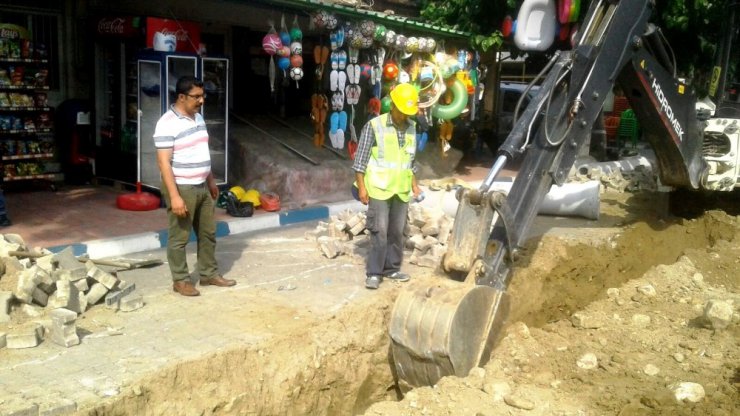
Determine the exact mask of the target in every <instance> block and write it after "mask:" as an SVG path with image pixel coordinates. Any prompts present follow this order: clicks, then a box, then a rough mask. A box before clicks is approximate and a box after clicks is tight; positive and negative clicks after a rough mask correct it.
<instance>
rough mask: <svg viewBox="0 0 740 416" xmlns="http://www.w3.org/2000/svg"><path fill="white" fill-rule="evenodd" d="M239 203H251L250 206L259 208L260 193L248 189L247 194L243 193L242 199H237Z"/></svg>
mask: <svg viewBox="0 0 740 416" xmlns="http://www.w3.org/2000/svg"><path fill="white" fill-rule="evenodd" d="M239 200H240V201H241V202H251V203H252V206H254V207H255V208H257V207H258V206H260V204H261V202H260V191H258V190H256V189H248V190H247V192H245V193H244V198H239Z"/></svg>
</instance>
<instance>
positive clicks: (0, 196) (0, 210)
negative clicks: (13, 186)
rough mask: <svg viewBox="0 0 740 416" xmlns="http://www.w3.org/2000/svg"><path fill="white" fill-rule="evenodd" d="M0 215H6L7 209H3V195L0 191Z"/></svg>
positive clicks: (0, 190)
mask: <svg viewBox="0 0 740 416" xmlns="http://www.w3.org/2000/svg"><path fill="white" fill-rule="evenodd" d="M0 215H8V208H6V207H5V193H3V190H2V189H0Z"/></svg>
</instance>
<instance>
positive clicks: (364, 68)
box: [360, 63, 373, 81]
mask: <svg viewBox="0 0 740 416" xmlns="http://www.w3.org/2000/svg"><path fill="white" fill-rule="evenodd" d="M372 75H373V67H372V65H370V64H368V63H364V64H360V79H362V80H364V81H367V80H369V79H370V77H371V76H372Z"/></svg>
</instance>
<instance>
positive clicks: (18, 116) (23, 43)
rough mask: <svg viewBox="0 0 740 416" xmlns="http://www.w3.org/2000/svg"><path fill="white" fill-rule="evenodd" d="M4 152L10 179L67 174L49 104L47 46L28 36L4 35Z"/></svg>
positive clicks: (0, 131)
mask: <svg viewBox="0 0 740 416" xmlns="http://www.w3.org/2000/svg"><path fill="white" fill-rule="evenodd" d="M0 41H1V43H2V45H0V154H1V155H2V175H3V181H4V182H11V181H23V180H39V179H40V180H48V181H51V189H52V190H56V186H55V185H54V182H53V181H56V180H58V179H59V178H60V177H61V174H60V173H59V171H60V165H59V163H57V162H56V161H55V160H56V146H55V142H54V114H53V109H52V108H51V107H50V106H49V105H48V102H47V93H48V91H49V84H48V76H49V72H48V71H49V64H48V60H47V59H46V53H45V52H46V51H45V50H44V49H42V48H40V47H38V48H34V47H33V44H32V42H30V41H29V40H27V39H0Z"/></svg>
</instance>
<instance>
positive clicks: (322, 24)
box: [313, 10, 329, 30]
mask: <svg viewBox="0 0 740 416" xmlns="http://www.w3.org/2000/svg"><path fill="white" fill-rule="evenodd" d="M328 21H329V12H327V11H326V10H319V11H318V12H316V13H315V14H314V15H313V25H314V26H316V28H317V29H319V30H323V29H326V23H327V22H328Z"/></svg>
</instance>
